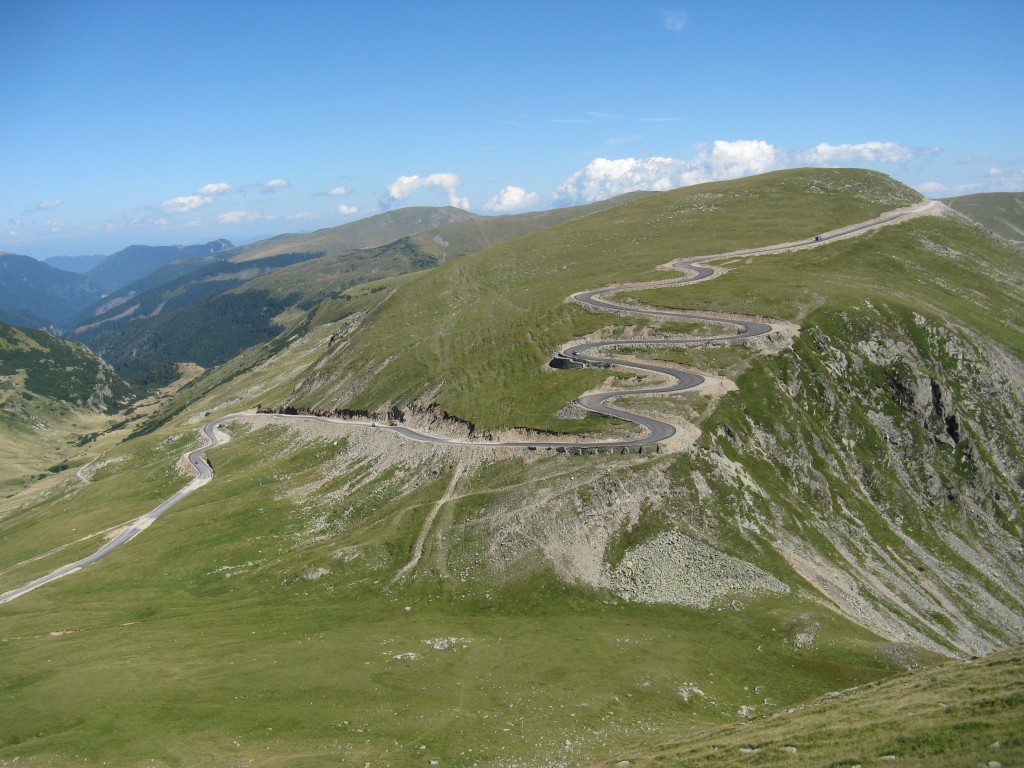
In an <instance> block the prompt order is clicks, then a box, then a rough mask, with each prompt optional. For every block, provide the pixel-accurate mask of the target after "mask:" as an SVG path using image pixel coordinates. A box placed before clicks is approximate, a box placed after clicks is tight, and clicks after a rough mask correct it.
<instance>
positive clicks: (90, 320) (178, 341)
mask: <svg viewBox="0 0 1024 768" xmlns="http://www.w3.org/2000/svg"><path fill="white" fill-rule="evenodd" d="M636 197H638V195H627V196H623V197H620V198H615V199H613V200H607V201H603V202H601V203H596V204H593V205H587V206H578V207H574V208H564V209H558V210H554V211H544V212H540V213H531V214H520V215H516V216H500V217H487V218H485V217H480V216H471V215H468V214H466V215H463V214H464V212H462V211H458V210H457V209H454V208H438V209H430V208H415V209H402V210H400V211H392V212H389V213H386V214H381V215H379V216H376V217H372V219H370V220H365V223H364V222H353V223H352V224H348V225H345V226H343V227H336V228H334V229H331V230H325V231H323V232H320V233H313V234H312V235H309V236H301V237H300V236H294V237H293V236H283V237H282V238H273V239H272V240H271V241H267V242H266V243H265V244H263V245H266V246H267V247H266V248H264V247H263V245H261V244H256V245H254V246H251V247H248V250H244V249H243V250H244V254H243V251H242V250H240V251H239V252H238V254H243V255H244V258H242V257H241V256H239V260H237V261H235V260H232V261H224V260H223V259H221V258H218V260H217V261H216V262H215V263H212V264H205V265H203V264H199V263H197V262H196V261H195V260H192V261H188V262H185V261H182V262H175V263H174V264H171V265H168V266H166V267H164V268H162V269H160V270H157V271H156V272H154V273H152V274H151V275H149V276H147V277H146V278H144V279H142V280H140V281H137V282H135V283H132V284H131V285H129V286H126V287H125V288H123V289H122V290H121V291H119V292H114V293H113V294H111V295H110V296H107V297H105V298H104V300H103V302H102V304H97V305H94V306H93V307H92V308H91V309H90V310H89V311H88V312H86V313H83V314H82V315H80V316H79V325H78V327H76V328H75V336H76V338H79V339H81V340H82V341H85V342H86V343H88V344H90V345H91V346H92V347H93V348H94V349H96V350H97V351H98V352H100V353H101V354H103V355H104V357H105V358H106V359H107V360H109V361H110V362H111V364H113V365H114V366H115V367H116V368H117V369H118V370H119V371H120V373H121V374H122V375H123V376H125V377H127V378H129V379H130V380H131V381H133V382H134V383H136V384H139V385H142V386H153V385H162V384H166V383H167V382H168V381H170V380H172V379H173V378H174V376H175V372H176V363H180V362H186V361H188V362H193V363H197V364H199V365H202V366H204V367H209V366H212V365H217V364H220V363H223V362H225V361H227V360H228V359H230V358H232V357H234V356H235V355H237V354H238V353H240V352H241V351H242V350H244V349H246V348H247V347H250V346H252V345H254V344H258V343H260V342H262V341H264V340H266V339H269V338H272V337H273V336H276V335H277V334H278V333H280V332H281V331H282V330H284V329H285V328H287V327H288V326H290V325H292V324H293V323H295V322H298V321H299V320H300V319H301V318H302V316H303V314H304V313H305V312H307V311H308V310H309V309H311V308H312V307H315V306H316V305H317V304H318V303H319V302H320V301H322V300H324V299H326V298H328V297H332V296H336V295H338V294H340V293H341V292H344V291H346V290H347V289H350V288H353V287H354V286H357V285H359V284H361V283H365V282H371V281H378V280H381V279H384V278H387V277H392V276H397V275H402V274H406V273H410V272H416V271H420V270H424V269H429V268H431V267H434V266H436V265H437V264H439V263H441V262H444V261H445V260H447V259H450V258H456V257H459V256H462V255H465V254H466V253H470V252H475V251H479V250H481V249H482V248H485V247H487V246H488V245H490V244H492V243H495V242H501V241H504V240H510V239H513V238H515V237H517V236H520V235H521V234H524V233H529V232H535V231H537V230H538V229H543V228H545V227H550V226H554V225H555V224H557V223H559V222H563V221H567V220H570V219H577V218H580V217H583V216H586V215H589V214H591V213H594V212H596V211H600V210H604V209H607V208H612V207H615V206H616V205H621V204H622V203H623V202H625V201H627V200H629V199H633V198H636ZM428 224H438V226H436V227H435V228H433V229H430V230H429V231H427V232H418V233H417V234H414V235H411V236H403V237H398V236H397V235H398V234H399V233H402V232H407V231H414V232H417V231H418V229H417V228H419V227H423V226H427V225H428ZM389 237H393V238H394V239H393V240H390V241H388V242H386V243H385V244H383V245H380V244H377V245H374V246H373V247H369V246H367V247H359V248H356V247H354V245H355V244H359V243H374V244H376V243H379V241H380V240H382V239H384V238H389ZM303 243H306V244H313V245H317V246H322V247H323V248H325V249H327V251H328V252H323V251H321V252H317V253H312V252H296V251H287V252H280V253H278V250H281V249H283V248H284V247H285V246H286V245H287V246H288V247H299V246H300V245H301V244H303ZM270 245H273V246H274V247H273V248H270ZM257 246H258V247H257ZM343 247H349V249H348V250H342V251H339V249H340V248H343ZM238 254H235V255H233V256H232V259H234V257H235V256H237V255H238ZM257 256H258V257H257ZM233 289H239V290H233Z"/></svg>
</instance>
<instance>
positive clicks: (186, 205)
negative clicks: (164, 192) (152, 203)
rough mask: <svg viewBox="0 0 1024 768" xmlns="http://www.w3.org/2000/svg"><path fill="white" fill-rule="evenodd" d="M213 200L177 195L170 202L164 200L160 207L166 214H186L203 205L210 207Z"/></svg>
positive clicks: (204, 196)
mask: <svg viewBox="0 0 1024 768" xmlns="http://www.w3.org/2000/svg"><path fill="white" fill-rule="evenodd" d="M212 204H213V198H212V197H210V196H209V195H179V196H178V197H172V198H171V199H170V200H164V201H163V202H162V203H160V207H161V208H163V209H164V210H165V211H167V212H168V213H188V212H189V211H194V210H196V209H197V208H202V207H203V206H204V205H212Z"/></svg>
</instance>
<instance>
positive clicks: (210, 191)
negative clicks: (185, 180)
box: [196, 181, 234, 195]
mask: <svg viewBox="0 0 1024 768" xmlns="http://www.w3.org/2000/svg"><path fill="white" fill-rule="evenodd" d="M233 190H234V187H232V186H231V185H230V184H228V183H227V182H225V181H216V182H213V183H212V184H203V186H201V187H200V188H199V189H197V190H196V194H197V195H223V194H227V193H228V192H231V191H233Z"/></svg>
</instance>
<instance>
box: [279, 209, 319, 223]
mask: <svg viewBox="0 0 1024 768" xmlns="http://www.w3.org/2000/svg"><path fill="white" fill-rule="evenodd" d="M286 218H287V219H288V221H308V220H309V219H315V218H316V216H314V215H313V214H312V213H310V212H309V211H299V212H298V213H292V214H289V215H288V216H287V217H286Z"/></svg>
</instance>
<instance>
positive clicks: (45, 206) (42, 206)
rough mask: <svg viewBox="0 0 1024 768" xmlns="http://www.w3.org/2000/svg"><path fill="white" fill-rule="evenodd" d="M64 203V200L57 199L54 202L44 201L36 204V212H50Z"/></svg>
mask: <svg viewBox="0 0 1024 768" xmlns="http://www.w3.org/2000/svg"><path fill="white" fill-rule="evenodd" d="M62 202H64V201H63V200H57V199H54V200H42V201H41V202H38V203H36V205H35V210H37V211H48V210H50V209H51V208H56V207H57V206H58V205H60V204H61V203H62Z"/></svg>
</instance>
